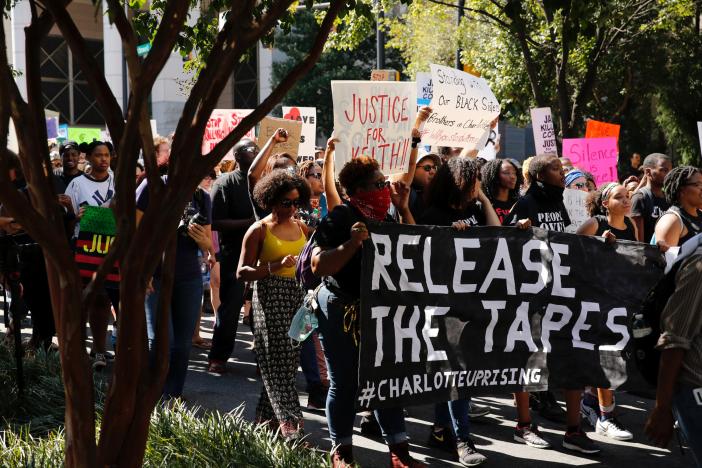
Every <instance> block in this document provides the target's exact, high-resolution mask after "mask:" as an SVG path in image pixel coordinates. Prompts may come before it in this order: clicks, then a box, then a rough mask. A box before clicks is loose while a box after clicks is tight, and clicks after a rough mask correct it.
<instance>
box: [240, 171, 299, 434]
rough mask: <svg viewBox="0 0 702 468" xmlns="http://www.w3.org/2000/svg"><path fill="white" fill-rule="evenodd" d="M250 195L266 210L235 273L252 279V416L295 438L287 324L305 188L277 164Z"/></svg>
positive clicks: (294, 301) (292, 350)
mask: <svg viewBox="0 0 702 468" xmlns="http://www.w3.org/2000/svg"><path fill="white" fill-rule="evenodd" d="M253 196H254V201H255V202H256V204H257V205H258V206H260V207H261V208H263V209H264V210H266V211H268V212H270V214H269V215H267V216H265V217H264V218H263V219H261V220H260V221H258V222H256V223H254V224H253V225H251V227H250V228H249V229H248V231H247V232H246V234H245V235H244V241H243V246H242V250H241V257H240V258H239V268H238V270H237V279H238V280H243V281H249V282H254V287H253V299H252V308H253V322H254V327H253V330H254V332H253V333H254V345H255V347H256V361H257V363H258V366H259V369H260V370H261V380H263V389H262V390H261V396H260V398H259V402H258V406H257V407H256V418H257V420H258V421H259V422H267V423H268V424H270V425H272V426H277V427H279V428H280V433H281V435H282V436H283V437H285V438H286V439H287V440H299V439H300V438H301V437H302V435H303V431H302V426H303V419H302V412H301V410H300V403H299V399H298V394H297V389H296V388H295V376H296V373H297V363H298V358H299V348H296V347H293V346H292V344H291V342H290V338H288V329H289V328H290V323H291V322H292V319H293V316H294V315H295V312H296V311H297V309H298V308H299V307H300V305H301V304H302V300H303V297H304V291H303V290H302V289H301V288H300V287H299V286H298V284H297V281H296V280H295V265H296V263H297V257H298V255H299V254H300V252H301V251H302V248H303V247H304V246H305V243H306V242H307V227H306V226H305V224H304V223H303V222H302V221H300V220H298V219H296V218H295V213H296V212H297V209H298V208H299V207H300V206H302V205H305V204H307V203H308V202H309V199H310V189H309V185H308V184H307V182H305V180H304V179H303V178H302V177H300V176H299V175H297V174H293V173H291V172H290V171H287V170H281V169H278V170H274V171H272V172H271V173H269V174H268V175H266V176H264V177H263V178H262V179H261V180H260V181H259V182H258V183H257V184H256V187H255V188H254V191H253Z"/></svg>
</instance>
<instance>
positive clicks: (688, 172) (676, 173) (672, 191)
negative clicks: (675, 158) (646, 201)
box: [646, 158, 702, 205]
mask: <svg viewBox="0 0 702 468" xmlns="http://www.w3.org/2000/svg"><path fill="white" fill-rule="evenodd" d="M646 159H648V158H646ZM695 174H702V171H700V170H699V169H697V168H696V167H692V166H678V167H676V168H675V169H673V170H671V171H670V172H669V173H668V175H667V176H665V180H664V181H663V193H664V194H665V199H666V200H667V201H668V203H670V204H671V205H678V204H679V203H680V200H679V197H680V191H681V190H682V188H683V187H684V186H685V185H686V184H687V183H688V182H689V181H690V179H692V177H693V176H694V175H695Z"/></svg>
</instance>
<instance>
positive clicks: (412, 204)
mask: <svg viewBox="0 0 702 468" xmlns="http://www.w3.org/2000/svg"><path fill="white" fill-rule="evenodd" d="M393 206H394V205H393ZM409 209H410V213H412V217H414V219H415V221H416V220H417V219H419V218H421V217H422V215H423V214H424V210H426V209H427V205H426V203H424V189H423V188H422V187H420V186H419V185H413V186H412V187H411V188H410V195H409Z"/></svg>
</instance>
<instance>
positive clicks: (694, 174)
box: [651, 166, 702, 247]
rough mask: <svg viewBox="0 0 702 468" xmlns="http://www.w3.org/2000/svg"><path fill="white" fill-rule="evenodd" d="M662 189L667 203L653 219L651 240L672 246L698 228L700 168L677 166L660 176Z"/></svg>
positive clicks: (700, 216) (701, 217) (701, 200)
mask: <svg viewBox="0 0 702 468" xmlns="http://www.w3.org/2000/svg"><path fill="white" fill-rule="evenodd" d="M663 193H664V194H665V198H666V200H667V201H668V203H670V208H669V209H668V211H666V212H665V214H663V216H661V218H660V219H659V220H658V223H656V229H655V235H654V236H653V239H651V243H654V241H655V243H657V244H660V245H667V246H670V247H675V246H678V245H682V244H684V243H685V241H687V240H688V239H690V238H692V237H694V236H695V235H696V234H699V233H700V231H702V211H700V210H701V209H702V172H700V170H699V169H697V168H696V167H692V166H678V167H676V168H675V169H673V170H672V171H670V172H669V173H668V175H667V176H666V177H665V179H664V180H663Z"/></svg>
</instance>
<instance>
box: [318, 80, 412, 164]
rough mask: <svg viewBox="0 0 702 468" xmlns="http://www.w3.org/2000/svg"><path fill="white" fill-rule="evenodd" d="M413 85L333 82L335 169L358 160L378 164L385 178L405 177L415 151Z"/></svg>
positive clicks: (393, 82)
mask: <svg viewBox="0 0 702 468" xmlns="http://www.w3.org/2000/svg"><path fill="white" fill-rule="evenodd" d="M416 86H417V85H416V83H415V82H413V81H332V82H331V88H332V99H333V102H334V135H335V136H336V138H338V139H339V143H337V144H336V150H335V155H334V160H335V162H334V166H335V170H336V173H337V175H338V173H339V171H340V170H341V168H342V167H343V166H344V164H345V163H346V162H348V161H350V160H351V159H353V158H355V157H358V156H363V155H365V156H370V157H372V158H374V159H375V160H376V161H378V164H380V170H381V171H382V172H383V174H385V175H392V174H403V173H405V172H407V169H408V166H409V156H410V152H411V151H412V126H413V125H414V120H415V118H416V115H417V105H416V103H417V87H416Z"/></svg>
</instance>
